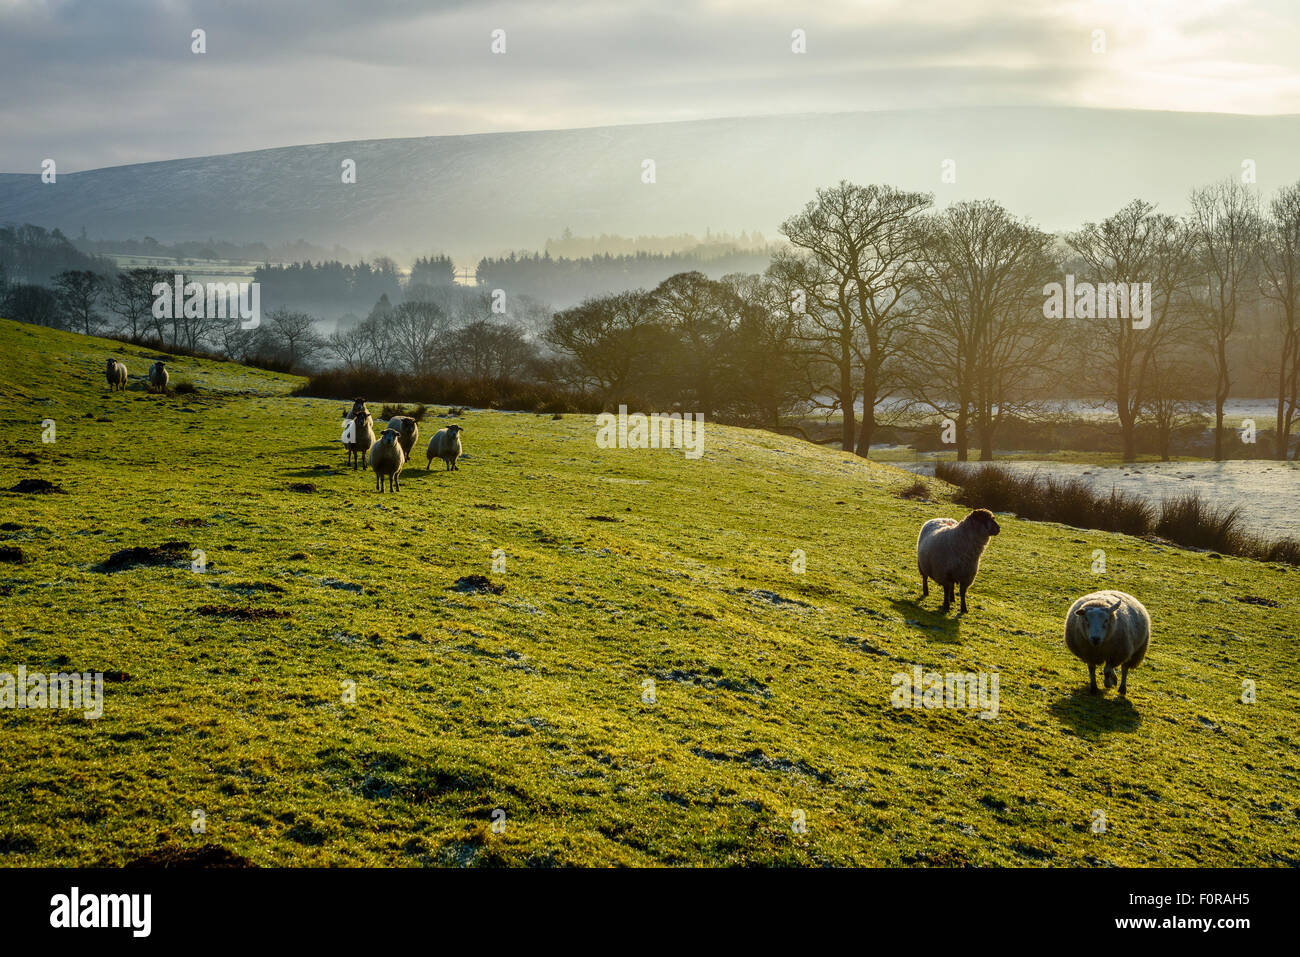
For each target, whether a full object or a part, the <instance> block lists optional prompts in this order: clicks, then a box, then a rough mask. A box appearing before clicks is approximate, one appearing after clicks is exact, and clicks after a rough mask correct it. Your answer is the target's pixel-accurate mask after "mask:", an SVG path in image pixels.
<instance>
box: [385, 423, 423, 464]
mask: <svg viewBox="0 0 1300 957" xmlns="http://www.w3.org/2000/svg"><path fill="white" fill-rule="evenodd" d="M388 427H389V428H390V429H393V430H395V431H396V432H397V435H398V441H400V442H401V443H402V454H403V455H405V456H406V457H407V458H408V459H409V458H410V457H411V449H413V448H415V443H416V440H418V439H419V438H420V425H419V423H418V422H416V421H415V419H413V418H411V417H410V416H409V415H395V416H393V417H392V418H391V419H389V420H388Z"/></svg>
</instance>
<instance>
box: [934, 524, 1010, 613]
mask: <svg viewBox="0 0 1300 957" xmlns="http://www.w3.org/2000/svg"><path fill="white" fill-rule="evenodd" d="M1001 530H1002V529H1001V528H999V527H998V523H997V521H996V520H995V519H994V518H993V513H992V512H990V511H989V510H988V509H986V508H977V509H975V511H973V512H971V513H970V514H969V515H967V516H966V517H965V518H964V519H962V520H961V521H960V522H958V521H954V520H953V519H951V518H932V519H930V520H929V521H928V522H926V523H925V524H924V525H922V526H921V534H920V535H919V536H918V537H917V539H916V567H917V568H918V569H919V570H920V572H921V597H922V598H926V597H928V596H929V594H930V581H929V580H930V579H931V578H933V579H934V581H935V584H937V585H942V586H943V610H944V611H945V612H947V611H948V609H949V608H950V607H951V606H952V593H953V588H954V586H957V585H960V586H961V613H962V614H963V615H964V614H966V589H967V588H969V587H970V585H971V582H973V581H974V580H975V573H976V572H978V571H979V569H980V555H981V554H983V552H984V546H985V545H987V544H988V541H989V536H991V535H996V534H997V533H998V532H1000V531H1001Z"/></svg>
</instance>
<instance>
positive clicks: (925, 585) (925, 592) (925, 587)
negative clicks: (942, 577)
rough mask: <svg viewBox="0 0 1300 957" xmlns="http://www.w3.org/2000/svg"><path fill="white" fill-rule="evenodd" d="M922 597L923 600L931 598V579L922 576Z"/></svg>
mask: <svg viewBox="0 0 1300 957" xmlns="http://www.w3.org/2000/svg"><path fill="white" fill-rule="evenodd" d="M921 597H922V598H929V597H930V579H929V578H928V577H926V576H925V575H922V576H921Z"/></svg>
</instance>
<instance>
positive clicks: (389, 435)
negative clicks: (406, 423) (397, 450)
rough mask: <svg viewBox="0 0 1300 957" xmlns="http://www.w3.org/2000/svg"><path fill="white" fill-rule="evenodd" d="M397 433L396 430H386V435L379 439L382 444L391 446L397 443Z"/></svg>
mask: <svg viewBox="0 0 1300 957" xmlns="http://www.w3.org/2000/svg"><path fill="white" fill-rule="evenodd" d="M396 439H397V432H396V430H394V429H384V434H383V435H381V436H380V437H379V441H380V442H387V443H389V444H390V445H391V444H392V443H393V442H394V441H396Z"/></svg>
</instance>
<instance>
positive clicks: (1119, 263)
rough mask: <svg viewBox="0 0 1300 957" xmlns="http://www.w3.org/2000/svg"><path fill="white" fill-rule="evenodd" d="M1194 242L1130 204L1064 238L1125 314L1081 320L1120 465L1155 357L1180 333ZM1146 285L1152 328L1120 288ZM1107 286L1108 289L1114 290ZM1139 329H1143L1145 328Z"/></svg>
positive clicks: (1129, 454) (1142, 206) (1133, 449)
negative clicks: (1114, 424)
mask: <svg viewBox="0 0 1300 957" xmlns="http://www.w3.org/2000/svg"><path fill="white" fill-rule="evenodd" d="M1194 241H1195V240H1194V236H1193V233H1192V232H1191V230H1189V229H1187V228H1185V227H1184V226H1183V225H1182V224H1180V223H1179V222H1178V220H1176V219H1175V218H1174V217H1172V216H1167V215H1163V214H1160V213H1157V212H1156V211H1155V207H1154V206H1153V205H1152V204H1150V203H1147V202H1144V201H1143V200H1140V199H1135V200H1134V201H1133V202H1131V203H1129V204H1128V205H1127V206H1125V207H1124V208H1123V209H1121V210H1120V211H1119V212H1117V213H1116V214H1115V215H1113V216H1111V217H1109V218H1108V219H1105V220H1103V221H1102V222H1101V223H1088V224H1086V225H1085V226H1084V227H1083V229H1081V230H1079V231H1078V232H1076V233H1072V234H1070V236H1069V243H1070V246H1071V247H1072V248H1073V249H1074V250H1075V251H1076V252H1077V253H1078V254H1079V256H1080V258H1081V259H1082V260H1083V262H1084V264H1085V267H1086V268H1087V270H1088V276H1086V277H1084V278H1086V279H1090V280H1092V281H1093V282H1095V283H1096V284H1097V286H1098V289H1103V288H1104V289H1106V290H1108V291H1109V290H1114V291H1116V295H1115V296H1114V297H1111V296H1110V295H1109V292H1107V294H1106V296H1105V299H1106V301H1107V302H1108V303H1109V302H1116V303H1117V304H1118V305H1119V306H1121V307H1124V308H1116V309H1114V310H1113V311H1114V315H1105V314H1104V313H1106V312H1108V311H1111V310H1107V309H1103V308H1100V302H1099V303H1098V308H1097V309H1096V310H1095V314H1094V315H1093V316H1091V317H1083V318H1081V319H1080V320H1079V322H1080V324H1081V327H1082V329H1081V331H1082V332H1083V333H1084V334H1085V336H1086V343H1087V346H1088V349H1089V354H1090V355H1102V356H1105V358H1106V363H1107V366H1106V369H1107V371H1108V375H1107V376H1106V378H1105V379H1104V380H1103V385H1104V386H1105V387H1107V388H1106V391H1107V392H1108V393H1109V394H1108V395H1104V396H1102V395H1099V396H1098V397H1105V398H1109V399H1111V400H1113V401H1114V402H1115V412H1116V416H1117V417H1118V419H1119V426H1120V434H1121V439H1122V442H1123V448H1124V453H1123V455H1124V461H1125V462H1132V461H1134V460H1135V459H1136V458H1137V421H1138V416H1139V414H1140V413H1141V411H1142V406H1143V403H1144V402H1145V401H1146V397H1147V391H1148V388H1149V385H1150V375H1151V370H1152V367H1153V362H1154V359H1155V357H1156V356H1157V355H1158V354H1159V353H1160V352H1161V351H1162V350H1164V349H1166V348H1168V347H1169V346H1170V344H1171V343H1172V342H1174V341H1175V339H1176V337H1177V335H1178V334H1179V333H1180V332H1181V331H1183V330H1185V329H1186V319H1187V312H1186V310H1185V309H1184V308H1180V307H1181V306H1185V305H1186V300H1185V299H1183V298H1182V297H1183V294H1184V292H1185V289H1186V284H1187V282H1188V281H1189V279H1190V276H1191V271H1192V267H1193V243H1194ZM1138 282H1150V283H1151V300H1152V301H1151V302H1150V303H1149V306H1150V309H1151V317H1150V322H1149V323H1145V320H1143V321H1139V320H1137V319H1136V318H1135V316H1134V315H1133V312H1134V310H1133V308H1132V307H1133V306H1134V305H1135V304H1134V303H1132V302H1130V301H1129V297H1128V295H1127V293H1126V292H1125V291H1124V290H1127V289H1129V288H1130V284H1131V283H1138ZM1111 284H1114V285H1113V286H1112V285H1111ZM1144 324H1145V327H1143V326H1144Z"/></svg>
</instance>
